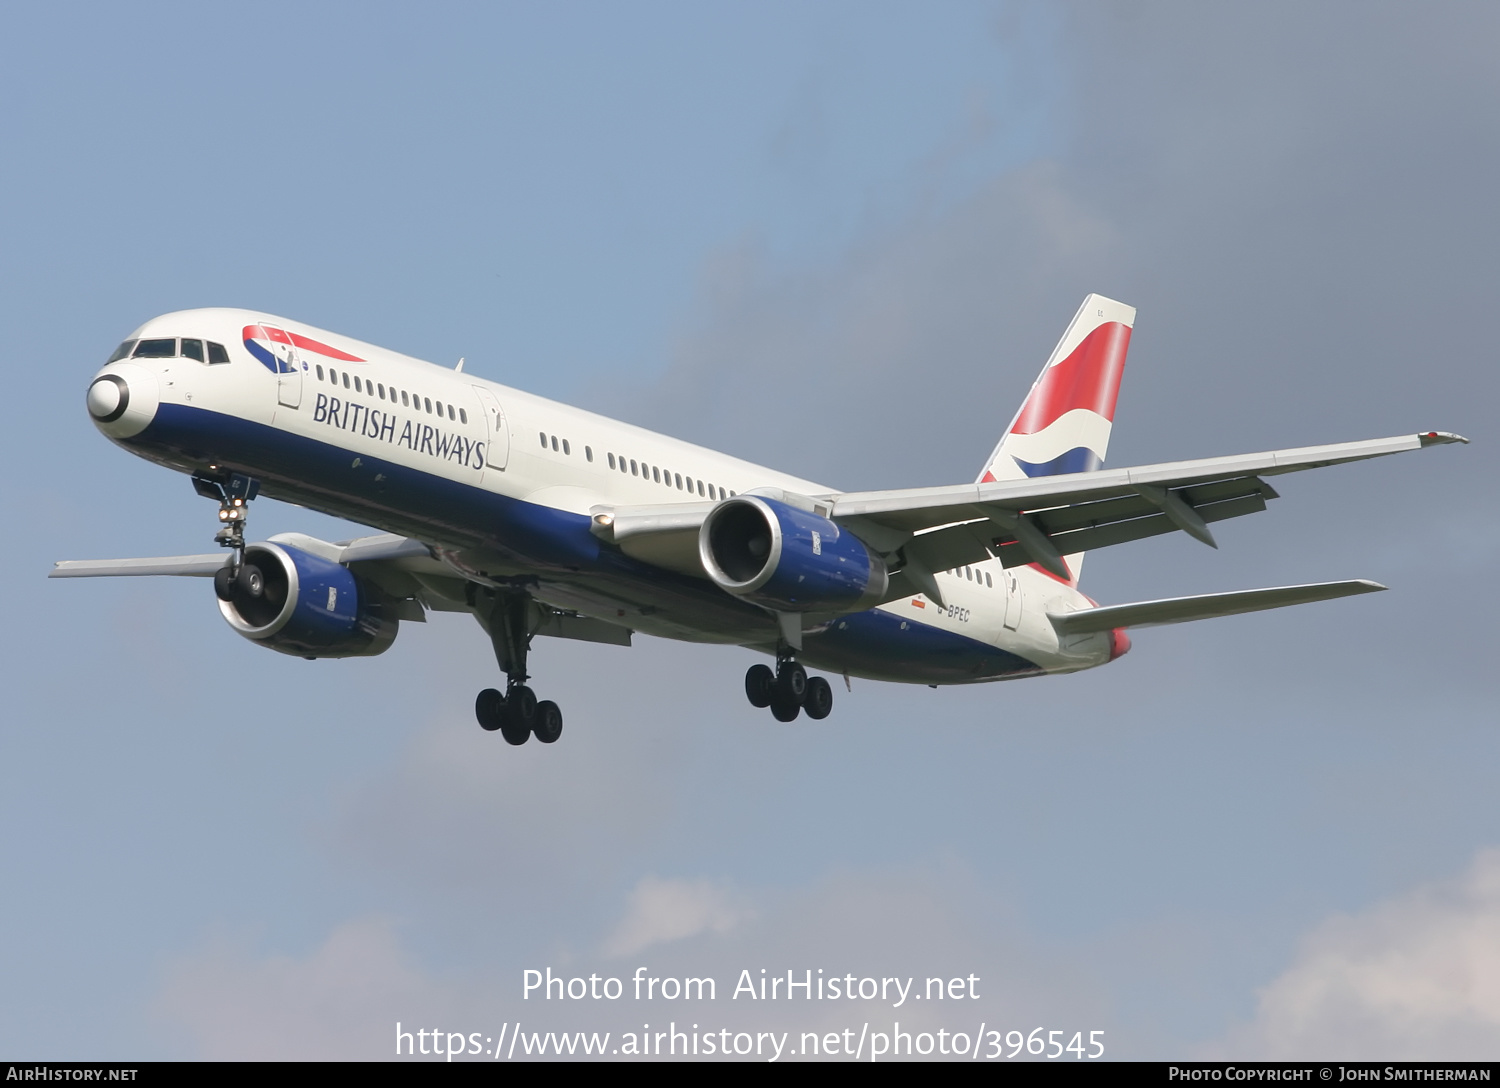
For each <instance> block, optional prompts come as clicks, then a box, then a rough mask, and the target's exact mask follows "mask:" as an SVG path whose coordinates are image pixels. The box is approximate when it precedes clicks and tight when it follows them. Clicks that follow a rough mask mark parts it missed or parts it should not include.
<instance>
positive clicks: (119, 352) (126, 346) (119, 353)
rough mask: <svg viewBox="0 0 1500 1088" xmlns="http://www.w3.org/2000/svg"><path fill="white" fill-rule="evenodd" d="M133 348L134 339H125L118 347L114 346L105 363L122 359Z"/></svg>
mask: <svg viewBox="0 0 1500 1088" xmlns="http://www.w3.org/2000/svg"><path fill="white" fill-rule="evenodd" d="M134 349H135V341H134V340H127V341H125V342H124V343H123V344H121V345H120V346H119V347H117V348H115V353H114V354H113V355H111V356H110V357H109V358H108V359H106V360H105V363H106V364H108V363H118V362H119V361H120V360H121V359H124V358H126V357H127V356H129V354H130V353H131V352H132V351H133V350H134Z"/></svg>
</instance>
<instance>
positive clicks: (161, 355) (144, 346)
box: [133, 338, 177, 359]
mask: <svg viewBox="0 0 1500 1088" xmlns="http://www.w3.org/2000/svg"><path fill="white" fill-rule="evenodd" d="M176 356H177V340H176V339H175V338H173V339H170V340H142V341H141V342H140V343H138V344H136V346H135V353H134V355H133V358H136V359H172V358H176Z"/></svg>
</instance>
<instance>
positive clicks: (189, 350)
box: [182, 336, 203, 363]
mask: <svg viewBox="0 0 1500 1088" xmlns="http://www.w3.org/2000/svg"><path fill="white" fill-rule="evenodd" d="M182 357H183V358H184V359H197V360H198V361H199V362H200V363H201V362H203V341H202V340H190V339H188V338H187V337H186V336H184V337H183V338H182Z"/></svg>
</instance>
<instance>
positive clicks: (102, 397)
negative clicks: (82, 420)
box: [88, 374, 130, 423]
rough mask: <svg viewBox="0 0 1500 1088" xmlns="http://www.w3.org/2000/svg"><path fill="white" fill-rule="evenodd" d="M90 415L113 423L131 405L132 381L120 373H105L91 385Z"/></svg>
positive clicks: (102, 421)
mask: <svg viewBox="0 0 1500 1088" xmlns="http://www.w3.org/2000/svg"><path fill="white" fill-rule="evenodd" d="M88 405H89V415H91V416H93V417H94V418H95V419H97V420H98V421H99V422H100V423H113V422H114V421H115V420H117V419H119V418H120V417H121V416H123V415H124V414H125V409H127V408H129V407H130V383H129V382H127V381H126V380H125V379H124V378H122V377H120V376H119V375H118V374H105V375H102V376H100V377H98V378H95V379H94V384H93V385H91V386H89V396H88Z"/></svg>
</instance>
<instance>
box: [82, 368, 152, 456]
mask: <svg viewBox="0 0 1500 1088" xmlns="http://www.w3.org/2000/svg"><path fill="white" fill-rule="evenodd" d="M84 403H85V404H86V405H87V407H88V410H89V416H90V418H92V419H93V421H94V426H96V427H98V428H99V429H100V430H101V431H103V432H104V433H105V434H106V435H108V436H109V437H110V438H129V437H130V436H132V435H136V434H140V433H141V432H142V431H144V430H145V429H146V427H147V426H148V425H149V424H150V423H151V421H152V420H153V419H154V418H156V409H157V406H158V404H159V394H158V391H157V384H156V375H155V374H153V373H151V372H150V371H149V370H147V369H146V368H145V367H142V366H137V365H135V364H134V363H126V362H120V363H111V364H110V365H109V366H107V367H105V368H104V369H103V370H101V371H100V372H99V373H98V374H96V375H94V380H93V381H92V382H90V383H89V391H88V395H87V396H86V397H85V398H84Z"/></svg>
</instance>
